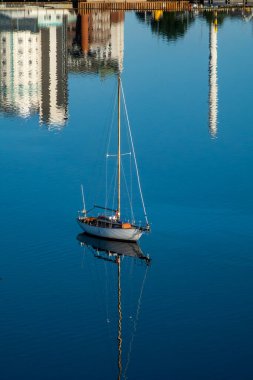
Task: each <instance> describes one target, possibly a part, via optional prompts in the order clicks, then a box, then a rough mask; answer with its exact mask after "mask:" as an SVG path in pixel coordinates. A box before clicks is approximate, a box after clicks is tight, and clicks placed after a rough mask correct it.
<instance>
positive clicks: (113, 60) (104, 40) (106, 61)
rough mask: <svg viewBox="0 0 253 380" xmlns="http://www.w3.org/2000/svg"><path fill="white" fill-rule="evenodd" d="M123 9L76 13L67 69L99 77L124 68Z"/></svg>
mask: <svg viewBox="0 0 253 380" xmlns="http://www.w3.org/2000/svg"><path fill="white" fill-rule="evenodd" d="M123 55H124V12H122V11H117V12H116V11H115V12H113V11H96V12H91V13H86V12H85V13H84V14H81V15H79V16H78V19H77V25H76V36H75V38H74V40H73V45H72V47H71V48H70V49H69V56H68V67H69V71H72V72H82V73H90V74H98V75H100V76H101V77H103V76H106V75H110V74H114V73H117V72H118V71H122V69H123Z"/></svg>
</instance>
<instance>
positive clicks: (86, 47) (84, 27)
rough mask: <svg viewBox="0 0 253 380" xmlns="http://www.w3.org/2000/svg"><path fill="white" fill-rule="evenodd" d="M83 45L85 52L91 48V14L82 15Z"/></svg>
mask: <svg viewBox="0 0 253 380" xmlns="http://www.w3.org/2000/svg"><path fill="white" fill-rule="evenodd" d="M81 36H82V37H81V47H82V51H83V52H84V53H87V52H88V50H89V15H88V14H84V15H82V16H81Z"/></svg>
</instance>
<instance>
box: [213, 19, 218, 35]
mask: <svg viewBox="0 0 253 380" xmlns="http://www.w3.org/2000/svg"><path fill="white" fill-rule="evenodd" d="M213 23H214V30H215V32H217V31H218V20H217V18H215V20H214V22H213Z"/></svg>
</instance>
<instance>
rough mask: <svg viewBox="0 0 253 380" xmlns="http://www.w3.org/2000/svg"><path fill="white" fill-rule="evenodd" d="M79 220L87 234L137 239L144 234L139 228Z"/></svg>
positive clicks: (116, 238)
mask: <svg viewBox="0 0 253 380" xmlns="http://www.w3.org/2000/svg"><path fill="white" fill-rule="evenodd" d="M77 222H78V224H79V226H80V227H81V228H82V229H83V231H85V232H86V233H87V234H90V235H93V236H98V237H101V238H105V239H113V240H125V241H137V240H139V239H140V237H141V235H142V234H143V231H140V230H139V229H138V228H128V229H124V228H105V227H97V226H91V225H89V224H87V223H83V222H82V221H80V220H77Z"/></svg>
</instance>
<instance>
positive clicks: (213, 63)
mask: <svg viewBox="0 0 253 380" xmlns="http://www.w3.org/2000/svg"><path fill="white" fill-rule="evenodd" d="M217 31H218V23H217V13H215V18H214V20H213V21H212V22H211V23H210V31H209V51H210V53H209V131H210V134H211V136H212V137H213V138H215V137H216V135H217V118H218V81H217V79H218V76H217V67H218V64H217V58H218V54H217Z"/></svg>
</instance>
